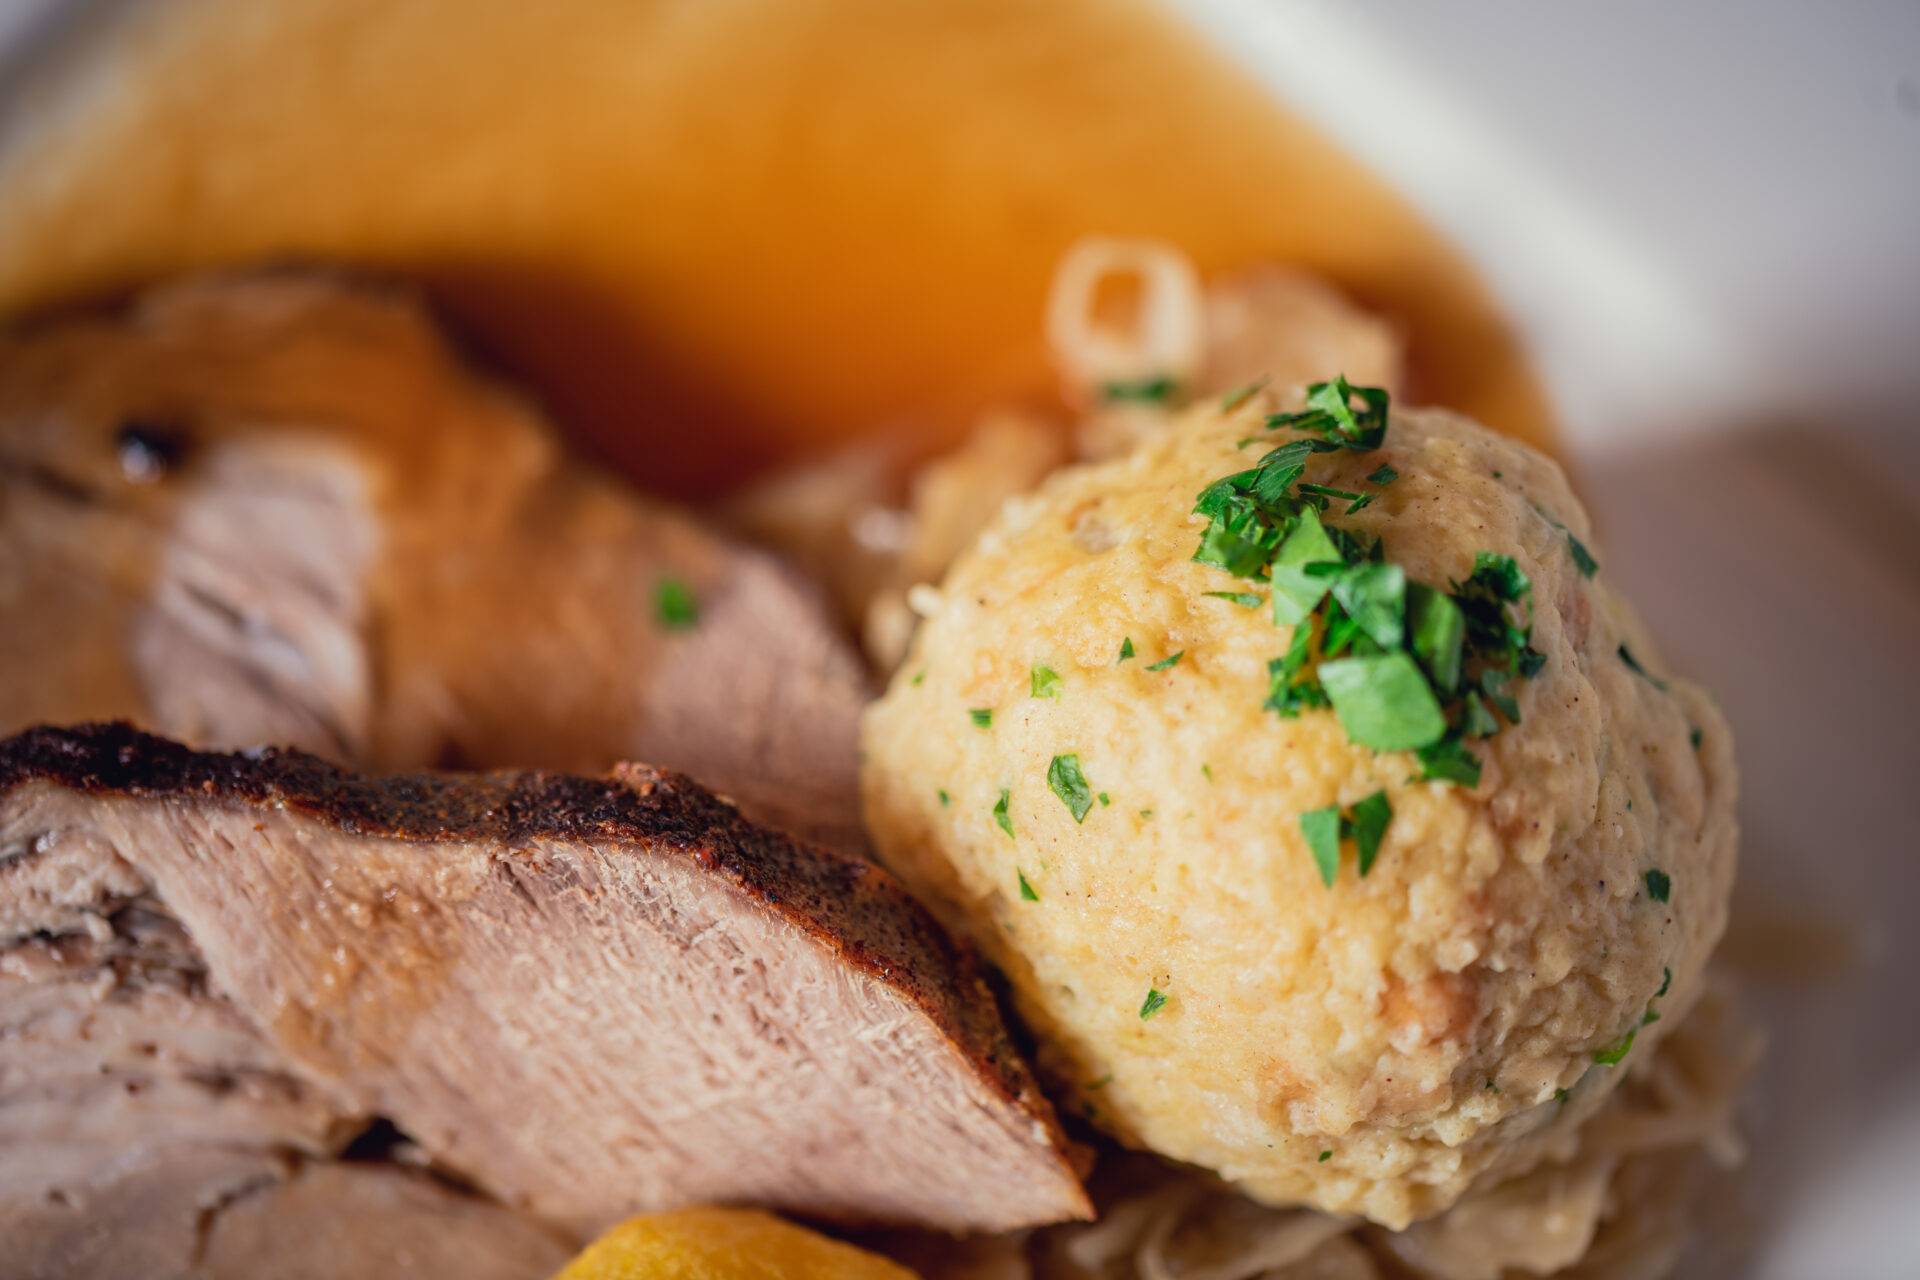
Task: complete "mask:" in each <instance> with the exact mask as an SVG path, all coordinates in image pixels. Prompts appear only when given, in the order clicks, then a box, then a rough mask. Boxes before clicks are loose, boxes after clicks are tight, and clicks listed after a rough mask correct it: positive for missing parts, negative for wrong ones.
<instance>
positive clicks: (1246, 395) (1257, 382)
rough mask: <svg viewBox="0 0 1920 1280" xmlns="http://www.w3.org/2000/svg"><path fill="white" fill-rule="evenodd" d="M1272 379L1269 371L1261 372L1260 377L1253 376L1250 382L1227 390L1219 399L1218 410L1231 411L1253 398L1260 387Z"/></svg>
mask: <svg viewBox="0 0 1920 1280" xmlns="http://www.w3.org/2000/svg"><path fill="white" fill-rule="evenodd" d="M1272 381H1273V375H1272V374H1270V373H1268V374H1262V375H1261V376H1260V377H1258V378H1255V379H1254V380H1253V381H1252V382H1249V383H1247V384H1246V385H1245V386H1243V387H1239V388H1236V389H1235V390H1233V391H1229V392H1227V394H1226V395H1225V396H1224V397H1222V399H1221V401H1220V412H1222V413H1232V412H1233V411H1234V410H1235V409H1238V408H1239V407H1240V406H1241V405H1243V404H1245V403H1246V402H1247V401H1249V400H1251V399H1253V397H1254V395H1255V393H1256V392H1258V391H1259V390H1260V389H1261V388H1262V387H1264V386H1266V385H1267V384H1268V383H1269V382H1272Z"/></svg>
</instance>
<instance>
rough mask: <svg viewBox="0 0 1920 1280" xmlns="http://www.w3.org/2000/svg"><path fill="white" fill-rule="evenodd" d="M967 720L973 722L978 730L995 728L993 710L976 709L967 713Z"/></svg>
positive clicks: (986, 708)
mask: <svg viewBox="0 0 1920 1280" xmlns="http://www.w3.org/2000/svg"><path fill="white" fill-rule="evenodd" d="M967 719H969V720H971V721H973V723H974V726H975V727H976V728H980V729H991V728H992V727H993V708H992V707H974V708H973V709H972V710H970V711H968V712H967Z"/></svg>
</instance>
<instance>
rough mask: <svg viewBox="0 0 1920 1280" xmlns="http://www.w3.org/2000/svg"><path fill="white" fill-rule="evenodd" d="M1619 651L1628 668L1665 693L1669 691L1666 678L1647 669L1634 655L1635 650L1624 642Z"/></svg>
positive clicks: (1621, 659)
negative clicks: (1663, 678)
mask: <svg viewBox="0 0 1920 1280" xmlns="http://www.w3.org/2000/svg"><path fill="white" fill-rule="evenodd" d="M1619 652H1620V661H1622V662H1624V663H1626V664H1627V666H1628V668H1629V669H1630V670H1631V671H1632V672H1633V673H1634V674H1635V675H1637V676H1639V677H1640V678H1641V679H1642V680H1645V681H1646V682H1647V683H1648V684H1650V685H1652V686H1653V687H1654V688H1656V689H1658V690H1660V691H1661V692H1662V693H1665V692H1666V691H1667V682H1666V681H1665V680H1662V679H1661V678H1660V677H1659V676H1657V675H1655V674H1653V672H1651V671H1649V670H1647V669H1646V668H1645V667H1643V666H1641V665H1640V661H1639V659H1637V658H1635V657H1634V656H1633V650H1631V649H1629V648H1627V646H1626V645H1624V644H1623V645H1621V646H1620V650H1619Z"/></svg>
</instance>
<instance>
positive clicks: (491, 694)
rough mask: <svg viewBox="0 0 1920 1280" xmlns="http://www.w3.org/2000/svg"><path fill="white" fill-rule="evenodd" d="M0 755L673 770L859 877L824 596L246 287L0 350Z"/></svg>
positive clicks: (401, 300) (370, 289)
mask: <svg viewBox="0 0 1920 1280" xmlns="http://www.w3.org/2000/svg"><path fill="white" fill-rule="evenodd" d="M0 613H4V615H5V616H6V619H7V624H6V625H5V626H4V627H0V667H4V668H5V669H6V670H8V671H10V672H32V673H33V674H32V677H31V678H18V677H16V678H12V679H9V680H7V681H5V682H4V683H0V732H13V731H17V730H19V729H22V728H25V727H26V726H28V725H31V724H36V723H72V722H75V721H80V720H89V719H104V718H127V719H131V720H134V721H136V722H138V723H141V724H142V725H144V726H146V727H147V728H150V729H154V730H157V731H159V732H163V733H166V734H168V735H169V736H171V737H175V738H178V739H181V740H183V741H188V742H191V743H193V744H194V745H198V746H203V747H224V748H237V747H246V746H252V745H255V744H259V743H275V744H279V745H284V746H298V747H302V748H304V749H307V750H311V751H316V752H319V753H322V754H324V755H327V756H329V757H331V758H333V759H335V760H338V761H341V762H344V763H354V764H361V765H367V766H372V767H379V768H427V767H440V766H445V765H449V764H452V765H458V766H461V767H469V768H491V767H532V768H558V769H574V770H587V771H593V772H598V771H600V770H604V769H606V768H607V767H608V766H610V765H611V764H612V763H613V762H614V761H616V760H623V759H644V760H648V761H652V762H654V763H658V764H660V765H662V766H664V767H671V768H676V769H681V770H684V771H686V772H689V773H691V774H693V775H694V776H696V777H698V778H700V779H701V780H702V781H703V782H705V783H706V784H707V785H709V786H712V787H714V788H716V789H717V790H719V791H721V792H722V793H724V794H726V795H728V796H731V797H733V798H734V799H736V800H738V801H739V802H740V804H741V805H742V806H743V807H744V808H745V809H746V810H747V811H748V812H749V813H750V814H752V815H753V816H755V817H756V818H759V819H761V820H763V821H767V822H770V823H773V824H774V825H777V826H780V827H781V828H782V829H785V830H790V831H793V832H796V833H797V834H800V835H802V836H804V837H807V838H810V839H817V840H821V841H824V842H827V843H831V844H834V845H836V846H838V847H843V848H852V847H857V846H858V845H859V844H860V840H861V836H860V832H859V822H858V800H857V794H856V792H857V768H856V762H855V758H854V756H855V739H856V734H857V723H858V717H859V712H860V708H861V707H862V705H864V703H865V701H866V698H867V696H868V688H867V677H866V673H865V670H864V667H863V665H862V663H861V662H860V660H859V658H858V656H857V655H856V654H855V653H854V652H853V650H852V648H851V646H850V644H849V643H848V642H847V640H846V639H845V638H844V637H843V636H842V635H841V634H840V632H839V631H838V629H837V627H836V625H835V623H834V621H833V619H832V618H831V616H830V614H829V612H828V610H827V609H826V608H825V606H824V605H823V604H822V602H821V601H820V600H819V599H818V598H817V596H816V593H815V592H814V591H813V590H812V589H811V588H810V587H808V586H807V585H806V584H804V583H803V582H801V581H800V580H799V579H798V578H797V576H796V575H794V574H793V573H791V572H790V571H788V570H787V569H786V568H785V567H783V566H782V565H781V564H779V563H778V562H777V561H775V560H774V559H773V558H772V557H770V556H768V555H766V554H764V553H761V552H757V551H753V550H750V549H748V548H746V547H744V546H741V545H738V544H735V543H732V542H729V541H727V540H725V539H723V538H722V537H720V536H719V535H717V534H714V533H712V532H710V531H708V530H706V529H705V528H703V527H701V526H700V525H698V524H697V523H696V522H695V521H693V520H692V519H691V518H689V517H688V516H686V515H685V514H683V513H680V512H677V511H675V510H673V509H671V508H669V507H667V506H664V505H662V504H660V503H658V502H653V501H649V500H646V499H643V498H641V497H640V496H639V495H637V494H635V493H634V492H632V491H631V490H630V489H628V488H627V487H626V486H624V485H623V484H621V483H619V482H617V481H616V480H614V479H613V478H612V477H610V476H607V475H605V474H603V473H601V472H598V471H596V470H594V469H593V468H591V467H589V466H587V465H585V464H583V463H581V462H579V461H577V460H575V459H573V458H572V457H570V456H569V455H568V454H567V453H566V452H565V451H564V450H563V448H562V447H561V444H560V441H559V438H558V435H557V433H556V432H555V431H554V430H553V429H552V427H551V426H550V425H549V424H548V423H547V422H546V421H545V420H544V419H543V418H542V416H541V415H540V414H539V413H538V412H537V411H536V410H535V409H534V408H533V406H531V405H530V404H528V403H526V402H525V401H523V400H522V399H520V398H518V397H517V396H515V395H514V394H513V393H512V392H511V391H510V390H508V389H507V388H505V387H503V386H501V385H499V384H497V383H495V382H492V381H490V380H488V379H487V378H485V377H483V376H481V375H480V374H479V373H477V372H476V371H475V370H474V369H472V368H471V367H470V366H468V365H467V364H466V363H465V362H464V361H463V360H462V359H461V358H460V356H459V355H458V353H456V352H455V351H454V350H453V348H452V347H451V346H450V344H449V343H448V342H447V341H446V340H445V339H444V338H443V337H442V336H441V334H440V333H439V332H438V330H437V329H436V327H435V325H434V323H433V321H432V319H431V317H430V316H429V315H428V314H427V312H426V309H425V308H424V306H423V305H422V304H421V303H420V302H419V301H418V300H417V299H416V298H415V297H413V296H412V295H411V294H409V293H407V292H406V291H404V290H400V289H396V288H391V287H382V286H378V285H374V284H369V283H367V282H365V281H347V280H345V279H343V278H340V277H337V276H330V275H323V274H315V273H302V272H281V273H265V274H262V273H254V274H249V275H241V276H231V277H209V278H203V279H197V280H189V281H184V282H181V283H177V284H173V285H168V286H164V287H162V288H159V289H156V290H154V291H153V292H150V293H148V294H145V295H142V296H141V297H139V298H138V299H136V300H135V301H134V302H132V303H131V304H129V305H128V306H127V307H126V308H124V309H123V310H121V311H118V312H115V313H111V314H99V315H86V316H81V317H78V318H65V319H60V320H56V321H52V322H49V323H46V324H44V325H41V326H38V327H35V328H32V329H28V330H25V331H21V332H15V333H11V334H7V335H4V336H0Z"/></svg>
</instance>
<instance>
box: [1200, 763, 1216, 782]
mask: <svg viewBox="0 0 1920 1280" xmlns="http://www.w3.org/2000/svg"><path fill="white" fill-rule="evenodd" d="M1200 776H1201V777H1203V778H1205V779H1206V780H1207V781H1208V782H1212V781H1213V766H1212V765H1210V764H1207V763H1205V762H1204V761H1203V762H1202V763H1201V765H1200Z"/></svg>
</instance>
